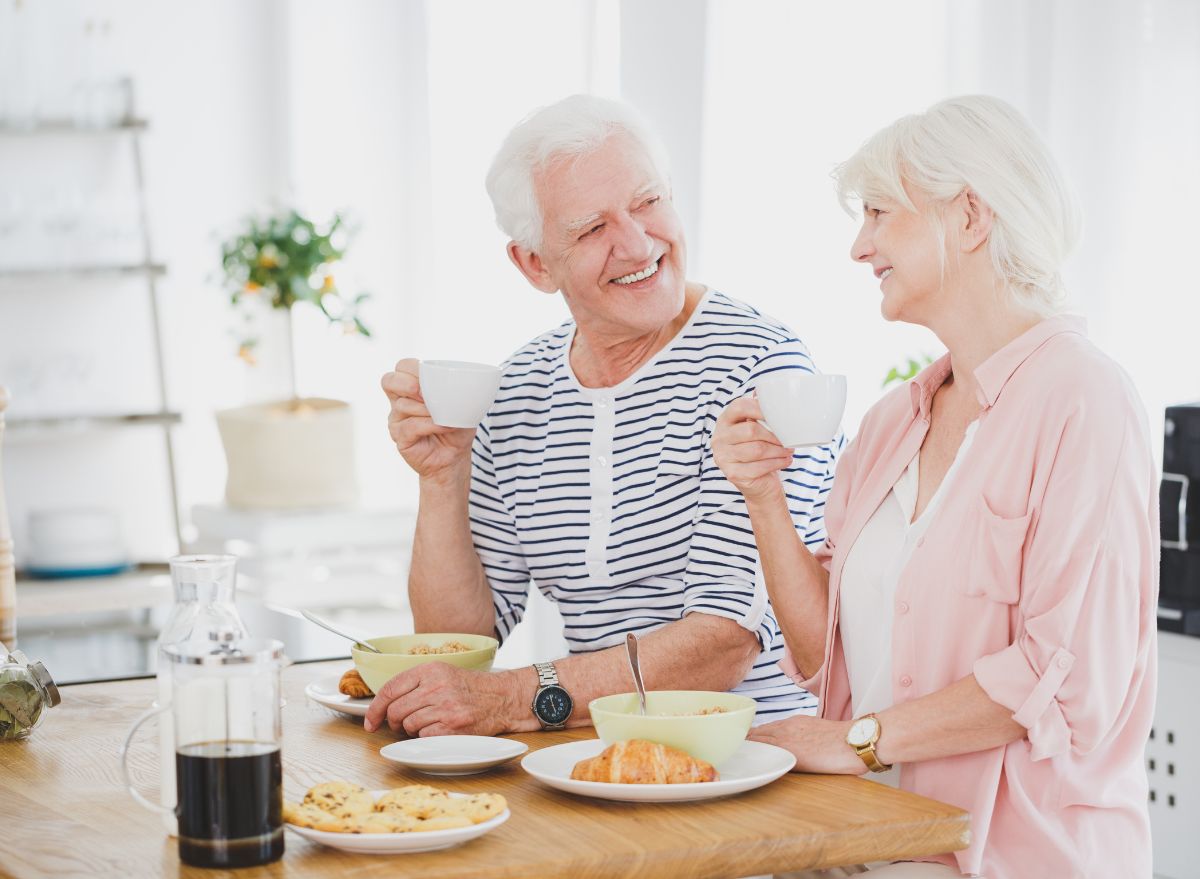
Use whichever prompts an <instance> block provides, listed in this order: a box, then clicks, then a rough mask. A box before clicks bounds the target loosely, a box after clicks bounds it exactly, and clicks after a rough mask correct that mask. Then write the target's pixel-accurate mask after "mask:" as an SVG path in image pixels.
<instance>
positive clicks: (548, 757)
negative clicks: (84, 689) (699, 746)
mask: <svg viewBox="0 0 1200 879" xmlns="http://www.w3.org/2000/svg"><path fill="white" fill-rule="evenodd" d="M604 748H605V745H604V742H602V741H600V740H599V739H592V740H590V741H586V742H567V743H566V744H563V745H552V746H551V747H549V748H542V749H541V750H540V751H534V752H533V753H532V754H527V755H526V756H525V759H524V760H522V761H521V766H522V767H523V768H524V769H525V771H526V772H528V773H529V774H530V775H532V776H533V777H534V778H536V779H538V780H539V781H541V782H544V783H545V784H548V785H550V787H553V788H558V789H559V790H562V791H566V792H567V793H572V794H580V795H581V796H585V797H597V798H599V799H602V800H623V801H624V802H627V803H681V802H687V801H689V800H709V799H713V798H714V797H727V796H729V795H731V794H740V793H742V792H743V791H748V790H753V789H754V788H756V787H762V786H763V785H764V784H770V783H771V782H772V781H774V780H775V779H777V778H779V777H780V776H781V775H784V774H786V773H787V772H788V771H789V770H790V769H791V768H792V767H793V766H795V765H796V756H795V755H794V754H792V753H791V752H790V751H785V750H784V749H783V748H778V747H776V746H775V745H768V744H766V743H765V742H742V745H741V747H739V748H738V749H737V751H736V752H735V753H734V755H733V756H732V757H730V758H729V759H728V760H726V761H725V762H724V763H722V764H721V768H720V769H719V770H718V772H719V773H720V776H721V777H720V780H719V781H705V782H695V783H689V784H611V783H609V782H604V781H575V780H574V779H572V778H571V770H572V769H573V768H574V767H575V764H576V763H578V762H579V761H580V760H586V759H587V758H589V757H595V756H596V755H597V754H599V753H600V752H601V751H603V750H604Z"/></svg>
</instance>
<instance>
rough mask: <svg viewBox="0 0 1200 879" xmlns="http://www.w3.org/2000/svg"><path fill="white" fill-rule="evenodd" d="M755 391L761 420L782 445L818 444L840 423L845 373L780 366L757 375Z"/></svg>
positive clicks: (828, 438)
mask: <svg viewBox="0 0 1200 879" xmlns="http://www.w3.org/2000/svg"><path fill="white" fill-rule="evenodd" d="M757 395H758V405H759V406H760V407H761V408H762V413H763V421H764V423H765V424H766V426H767V427H768V428H769V429H770V430H771V432H772V433H774V434H775V436H776V437H778V438H779V441H780V442H781V443H783V445H784V446H786V447H787V448H789V449H794V448H797V447H799V446H819V445H821V444H822V443H827V442H829V441H830V440H831V439H833V438H834V437H835V436H836V435H837V432H838V427H839V425H841V423H842V413H843V412H844V411H845V409H846V377H845V376H844V375H814V374H813V373H810V372H801V371H800V370H798V369H788V370H781V371H779V372H773V373H771V374H770V375H767V376H765V377H764V378H762V379H759V381H758V388H757Z"/></svg>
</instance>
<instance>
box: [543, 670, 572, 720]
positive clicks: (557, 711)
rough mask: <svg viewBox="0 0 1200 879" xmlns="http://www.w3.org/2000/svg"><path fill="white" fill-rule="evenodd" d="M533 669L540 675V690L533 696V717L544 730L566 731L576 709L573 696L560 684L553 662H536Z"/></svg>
mask: <svg viewBox="0 0 1200 879" xmlns="http://www.w3.org/2000/svg"><path fill="white" fill-rule="evenodd" d="M533 668H534V671H536V672H537V675H538V689H537V692H536V693H534V694H533V716H534V717H536V718H537V719H538V722H539V723H540V724H541V725H542V729H564V728H565V727H566V725H567V718H568V717H570V716H571V711H572V709H574V707H575V703H574V702H573V701H572V700H571V694H570V693H568V692H567V691H566V690H565V689H564V688H563V686H562V684H560V683H559V682H558V672H557V671H556V670H555V669H554V663H553V662H535V663H534V664H533Z"/></svg>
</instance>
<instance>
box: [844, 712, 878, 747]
mask: <svg viewBox="0 0 1200 879" xmlns="http://www.w3.org/2000/svg"><path fill="white" fill-rule="evenodd" d="M878 727H879V724H878V723H877V722H876V721H875V718H874V717H860V718H859V719H858V720H856V721H854V725H853V726H852V727H850V732H849V733H847V734H846V741H848V742H849V743H850V744H852V745H854V746H855V747H862V746H863V745H867V744H870V741H871V739H872V738H873V737H874V736H875V730H876V729H878Z"/></svg>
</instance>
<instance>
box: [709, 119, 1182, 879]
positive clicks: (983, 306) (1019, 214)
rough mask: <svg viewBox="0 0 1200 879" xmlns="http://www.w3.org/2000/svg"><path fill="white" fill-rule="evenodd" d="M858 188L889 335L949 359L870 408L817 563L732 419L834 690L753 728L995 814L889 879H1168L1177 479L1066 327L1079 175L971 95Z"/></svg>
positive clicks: (851, 188)
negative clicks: (1165, 589) (1168, 506)
mask: <svg viewBox="0 0 1200 879" xmlns="http://www.w3.org/2000/svg"><path fill="white" fill-rule="evenodd" d="M837 179H838V183H839V188H840V192H841V196H842V200H843V204H846V203H847V200H848V199H849V198H851V197H852V196H855V197H857V198H858V199H861V201H862V210H863V222H862V228H861V229H860V231H859V233H858V237H857V238H856V239H855V241H854V244H853V248H852V251H851V256H852V257H853V259H854V260H855V261H857V262H860V263H862V264H863V265H865V266H868V267H869V268H870V269H871V271H872V272H873V273H874V275H875V277H876V278H877V279H879V281H880V290H881V291H882V297H883V298H882V303H881V310H882V312H883V315H884V317H885V318H886V319H888V320H902V321H906V322H908V323H915V324H920V325H922V326H926V327H929V328H930V329H931V330H933V332H934V333H936V334H937V336H938V338H939V339H941V341H942V342H943V343H944V344H945V346H946V348H947V349H948V352H949V353H947V354H946V356H944V357H943V358H941V359H940V360H938V361H937V362H936V363H934V364H932V365H931V366H929V367H928V368H927V369H925V370H924V371H923V372H922V373H921V374H920V375H918V376H917V377H916V378H915V379H914V380H913V381H911V382H909V383H907V384H906V385H904V386H901V387H898V388H896V389H895V390H894V391H892V392H891V393H889V394H887V395H886V396H885V397H884V398H883V399H882V400H880V401H879V402H878V403H877V404H876V405H875V406H874V407H873V408H872V409H871V411H870V412H868V413H867V415H866V417H865V418H864V419H863V422H862V428H861V431H860V432H859V435H858V436H857V437H856V438H855V440H854V442H853V443H851V444H850V446H849V447H848V448H847V450H846V453H845V455H844V457H843V459H842V462H841V464H840V466H839V468H838V472H837V477H836V479H835V481H834V488H833V491H832V493H831V496H830V499H829V503H828V506H827V508H826V514H825V522H826V529H827V535H828V536H827V539H826V541H825V544H824V546H823V547H822V548H821V549H820V550H819V551H817V552H816V553H815V554H813V553H810V552H808V551H807V549H806V547H805V545H804V541H803V540H802V539H801V538H800V537H799V536H798V535H797V534H796V533H795V530H794V529H793V527H792V524H791V521H790V519H789V516H788V514H787V504H786V501H785V499H784V497H783V492H782V489H781V485H780V482H779V480H778V479H777V478H776V476H775V473H774V471H775V470H776V469H777V468H779V467H783V466H786V465H787V464H788V462H790V460H791V452H790V451H788V450H786V449H783V448H781V447H780V446H779V444H778V443H777V442H776V441H775V438H774V437H773V435H771V434H770V433H769V432H768V431H767V430H766V429H765V428H763V427H761V426H760V425H759V424H758V423H757V419H758V418H760V417H761V413H760V411H759V408H758V406H757V404H756V402H755V400H753V399H752V398H743V399H741V400H738V401H736V402H734V403H732V404H731V405H730V406H729V407H728V408H727V409H726V410H725V412H724V413H723V414H722V416H721V418H720V423H719V425H718V429H717V432H716V436H715V438H714V443H713V444H714V451H715V454H716V459H717V463H718V464H719V466H720V467H721V469H722V470H723V472H724V473H725V475H726V476H727V477H728V478H729V480H730V481H731V482H732V483H733V484H734V485H736V486H737V487H738V488H739V489H740V490H741V492H742V494H743V495H744V496H745V498H746V503H747V508H748V510H749V512H750V517H751V520H752V522H753V525H754V532H755V536H756V539H757V542H758V546H759V549H760V553H761V563H762V565H763V569H764V573H765V578H766V583H767V589H768V591H769V593H770V596H771V600H772V602H773V606H774V608H775V611H776V614H777V618H778V620H779V623H780V626H781V628H782V629H783V633H784V637H785V640H786V643H787V645H788V647H789V650H790V655H789V658H788V659H787V660H785V662H784V668H785V669H786V670H787V671H788V673H789V674H790V675H791V676H792V677H793V678H794V679H795V680H796V681H797V682H798V683H800V684H801V685H802V686H805V687H809V688H812V689H814V690H815V691H817V692H818V693H819V694H820V699H821V717H820V718H812V717H796V718H791V719H788V720H784V721H781V722H778V723H772V724H768V725H766V726H763V727H760V728H759V729H758V730H757V731H754V732H753V733H752V735H753V736H754V737H755V738H757V739H759V740H761V741H766V742H772V743H775V744H778V745H781V746H783V747H786V748H789V749H790V750H792V751H793V752H794V753H795V754H796V756H797V758H798V759H799V764H798V766H797V768H798V769H800V770H804V771H811V772H832V773H864V772H866V771H868V770H870V771H872V772H878V773H884V774H885V775H884V776H883V778H885V779H886V778H887V776H890V780H891V781H892V782H893V783H898V784H899V786H900V787H902V788H904V789H905V790H909V791H914V792H916V793H920V794H924V795H926V796H929V797H933V798H935V799H938V800H943V801H945V802H949V803H953V804H955V805H957V806H960V807H962V808H964V809H967V810H969V811H970V813H971V829H972V834H971V843H970V846H969V847H968V848H967V849H965V850H964V851H961V852H957V853H955V854H953V855H951V854H947V855H943V856H941V857H937V858H931V859H930V860H931V861H936V862H937V863H926V864H912V863H906V864H900V865H890V866H884V867H882V868H881V869H880V870H879V874H880V875H896V876H899V875H903V876H929V877H935V876H957V875H960V874H964V875H983V876H986V877H987V879H1028V877H1035V876H1037V877H1042V876H1044V877H1066V876H1079V877H1122V879H1125V877H1135V876H1136V877H1148V876H1149V875H1150V871H1151V866H1150V861H1151V856H1150V827H1149V819H1148V814H1147V808H1146V797H1147V781H1146V776H1145V771H1144V768H1143V747H1144V743H1145V741H1146V737H1147V735H1148V733H1149V730H1150V723H1151V715H1152V711H1153V703H1154V675H1155V606H1156V595H1157V557H1158V543H1159V541H1158V506H1157V482H1156V478H1155V473H1154V465H1153V462H1152V459H1151V451H1150V437H1149V433H1148V430H1147V424H1146V418H1145V415H1144V412H1143V409H1142V405H1141V403H1140V401H1139V399H1138V395H1137V393H1136V392H1135V390H1134V388H1133V385H1132V384H1131V382H1130V380H1129V378H1128V376H1127V375H1126V374H1125V373H1124V372H1123V371H1122V370H1121V368H1120V367H1119V366H1117V364H1115V363H1114V362H1113V361H1112V360H1110V359H1109V358H1108V357H1106V356H1105V355H1104V354H1103V353H1102V352H1101V351H1099V350H1098V349H1097V348H1096V347H1095V346H1094V345H1093V344H1092V343H1091V342H1090V341H1088V338H1087V336H1086V333H1085V327H1084V323H1083V321H1082V320H1081V319H1079V318H1075V317H1069V316H1065V315H1061V314H1057V313H1056V312H1057V309H1058V307H1059V302H1060V297H1061V290H1062V283H1061V278H1060V274H1059V269H1060V265H1061V263H1062V260H1063V258H1064V256H1065V255H1066V254H1067V252H1068V250H1069V248H1070V246H1071V244H1072V243H1073V239H1074V237H1075V221H1074V214H1073V211H1072V208H1071V202H1070V199H1069V197H1068V195H1067V192H1066V190H1065V187H1064V185H1063V182H1062V179H1061V178H1060V176H1059V172H1058V171H1057V170H1056V168H1055V165H1054V163H1053V161H1052V160H1051V158H1050V156H1049V154H1048V153H1047V151H1046V149H1045V147H1044V146H1043V144H1042V143H1041V142H1040V141H1039V139H1038V138H1037V136H1036V135H1035V133H1034V132H1033V131H1032V129H1031V128H1030V126H1029V125H1028V124H1027V123H1026V122H1025V120H1024V119H1023V118H1022V117H1021V116H1020V115H1019V114H1018V113H1017V112H1016V111H1014V110H1013V109H1012V108H1011V107H1009V106H1008V105H1007V104H1005V103H1003V102H1002V101H999V100H996V99H994V98H988V97H963V98H956V99H952V100H948V101H944V102H943V103H940V104H938V105H936V106H934V107H933V108H931V109H930V110H929V111H928V112H926V113H924V114H921V115H916V116H908V117H905V118H903V119H900V120H899V121H897V122H895V123H894V124H892V125H890V126H889V127H887V128H885V129H884V130H883V131H881V132H879V133H878V134H876V135H875V136H874V137H872V138H871V139H870V140H869V141H868V142H867V143H866V144H865V145H864V146H863V147H862V148H861V149H860V150H859V151H858V152H857V153H856V154H855V155H854V156H853V157H852V158H851V159H850V160H849V161H847V162H846V163H844V164H843V165H842V166H841V167H840V168H839V169H838V171H837ZM897 776H898V778H897Z"/></svg>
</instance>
